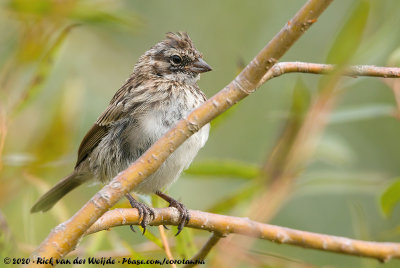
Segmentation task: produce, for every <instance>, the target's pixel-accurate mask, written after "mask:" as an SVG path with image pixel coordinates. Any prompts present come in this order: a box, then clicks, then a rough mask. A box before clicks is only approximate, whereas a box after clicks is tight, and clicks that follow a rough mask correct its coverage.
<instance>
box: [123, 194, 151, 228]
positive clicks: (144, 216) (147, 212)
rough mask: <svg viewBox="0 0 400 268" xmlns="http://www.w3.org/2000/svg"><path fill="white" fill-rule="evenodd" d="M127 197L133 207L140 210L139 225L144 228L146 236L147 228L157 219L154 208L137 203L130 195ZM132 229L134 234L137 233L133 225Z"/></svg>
mask: <svg viewBox="0 0 400 268" xmlns="http://www.w3.org/2000/svg"><path fill="white" fill-rule="evenodd" d="M126 197H127V198H128V200H129V203H130V204H131V207H132V208H136V209H137V210H138V213H139V219H140V222H139V225H140V226H142V228H143V234H144V233H145V232H146V226H147V225H148V224H149V223H150V222H151V221H152V220H153V219H154V217H155V211H154V209H153V208H151V207H149V206H147V205H146V204H143V203H140V202H138V201H136V200H135V199H134V198H133V197H132V196H131V195H130V194H127V195H126ZM130 228H131V230H132V231H133V232H135V229H134V228H133V226H132V225H130Z"/></svg>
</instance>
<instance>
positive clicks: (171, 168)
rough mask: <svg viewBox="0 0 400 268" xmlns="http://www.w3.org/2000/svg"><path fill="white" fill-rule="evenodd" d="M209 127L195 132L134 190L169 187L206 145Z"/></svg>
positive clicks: (145, 192) (144, 192) (152, 191)
mask: <svg viewBox="0 0 400 268" xmlns="http://www.w3.org/2000/svg"><path fill="white" fill-rule="evenodd" d="M209 129H210V126H209V124H207V125H205V126H204V127H203V128H201V129H200V130H199V132H197V133H195V134H193V135H192V136H191V137H190V138H189V139H188V140H186V141H185V142H184V143H183V144H182V145H181V146H179V147H178V149H176V151H175V152H173V153H172V154H171V155H170V156H169V157H168V158H167V160H166V161H165V162H164V163H163V164H162V165H161V167H160V168H159V169H158V170H157V171H156V172H155V173H153V174H152V175H150V176H149V177H148V178H146V179H145V180H144V181H143V182H141V183H140V184H139V185H138V186H136V187H135V189H134V192H136V193H140V194H148V193H154V192H155V191H157V190H161V189H163V188H168V187H169V186H170V185H171V184H172V183H174V182H175V181H176V180H177V179H178V177H179V175H180V174H181V173H182V171H183V170H185V169H187V168H188V167H189V165H190V163H191V162H192V160H193V159H194V157H195V156H196V155H197V153H198V151H199V150H200V148H201V147H203V146H204V144H205V142H206V141H207V138H208V133H209Z"/></svg>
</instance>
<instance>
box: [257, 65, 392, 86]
mask: <svg viewBox="0 0 400 268" xmlns="http://www.w3.org/2000/svg"><path fill="white" fill-rule="evenodd" d="M336 70H337V68H336V66H335V65H333V64H320V63H310V62H299V61H295V62H279V63H277V64H275V65H274V66H273V67H272V68H271V69H270V70H269V71H268V72H267V73H266V74H265V75H264V77H263V78H262V79H261V81H260V83H259V85H262V84H264V83H265V82H266V81H268V80H270V79H272V78H275V77H278V76H281V75H283V74H287V73H309V74H329V73H333V72H335V71H336ZM340 74H341V75H343V76H350V77H357V76H371V77H383V78H399V77H400V68H395V67H380V66H374V65H353V66H349V67H347V68H343V67H341V68H340Z"/></svg>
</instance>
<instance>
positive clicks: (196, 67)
mask: <svg viewBox="0 0 400 268" xmlns="http://www.w3.org/2000/svg"><path fill="white" fill-rule="evenodd" d="M189 69H190V70H191V71H192V72H196V73H205V72H209V71H211V70H212V68H211V66H210V65H208V64H207V62H205V61H204V60H203V59H198V60H197V61H195V62H194V63H193V65H192V66H190V67H189Z"/></svg>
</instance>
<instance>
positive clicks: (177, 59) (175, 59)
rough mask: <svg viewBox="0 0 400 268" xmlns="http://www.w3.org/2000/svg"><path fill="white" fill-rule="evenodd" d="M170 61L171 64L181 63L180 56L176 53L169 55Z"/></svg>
mask: <svg viewBox="0 0 400 268" xmlns="http://www.w3.org/2000/svg"><path fill="white" fill-rule="evenodd" d="M171 61H172V63H173V64H180V63H182V58H181V57H180V56H178V55H173V56H172V57H171Z"/></svg>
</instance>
